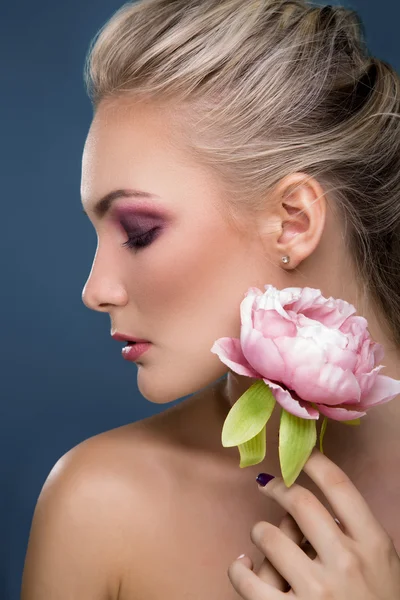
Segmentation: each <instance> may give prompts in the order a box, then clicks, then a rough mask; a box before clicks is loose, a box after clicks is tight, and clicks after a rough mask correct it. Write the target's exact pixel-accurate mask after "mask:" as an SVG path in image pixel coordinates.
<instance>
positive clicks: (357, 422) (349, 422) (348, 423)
mask: <svg viewBox="0 0 400 600" xmlns="http://www.w3.org/2000/svg"><path fill="white" fill-rule="evenodd" d="M341 423H344V424H345V425H359V424H360V419H359V418H358V419H352V420H351V421H341Z"/></svg>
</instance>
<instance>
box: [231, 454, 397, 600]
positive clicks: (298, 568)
mask: <svg viewBox="0 0 400 600" xmlns="http://www.w3.org/2000/svg"><path fill="white" fill-rule="evenodd" d="M303 470H304V471H305V473H307V475H309V477H310V478H311V479H312V480H313V481H314V482H315V484H316V485H317V486H318V487H319V488H320V489H321V491H322V492H323V493H324V495H325V496H326V498H327V500H328V502H329V504H330V506H331V507H332V510H333V512H334V513H335V515H336V516H337V517H338V519H339V521H340V523H341V526H340V527H338V525H337V522H335V520H334V518H333V517H332V516H331V514H330V513H329V511H328V510H327V509H326V508H325V507H324V506H323V505H322V504H321V502H320V501H319V500H318V498H316V496H315V495H314V494H313V493H312V492H310V491H309V490H307V489H306V488H303V487H302V486H300V485H298V484H296V483H294V484H293V485H292V486H291V487H290V488H287V487H286V486H285V484H284V482H283V479H282V478H281V477H276V478H274V479H272V481H270V482H269V483H267V485H266V486H265V487H261V486H259V489H260V491H261V492H262V493H263V494H265V495H266V496H268V497H270V498H274V499H275V500H277V501H278V502H279V503H280V504H281V505H282V506H283V508H285V510H287V511H288V512H289V513H290V514H291V515H292V517H293V518H294V520H295V521H296V523H297V524H298V526H299V528H300V530H301V532H302V533H303V534H304V536H305V537H306V538H307V540H308V541H309V542H310V543H311V545H312V547H313V548H314V549H315V553H316V556H315V559H314V560H312V559H311V558H310V557H309V556H307V555H306V554H305V552H303V550H302V549H301V548H300V547H299V545H298V544H297V543H296V541H294V540H293V539H289V537H288V536H287V535H286V534H285V533H284V532H283V531H282V530H281V528H280V527H275V525H272V524H271V523H267V522H265V521H260V522H259V523H256V525H254V527H253V528H252V530H251V534H250V536H251V539H252V541H253V542H254V544H255V545H256V546H257V548H259V550H260V551H261V552H262V553H263V554H265V556H266V558H267V559H268V561H269V562H270V563H271V564H272V565H273V567H274V568H275V569H276V571H277V572H278V573H280V574H281V576H282V578H283V579H284V580H285V581H287V582H288V584H289V586H290V587H291V589H290V590H289V591H288V592H287V593H283V592H282V591H280V589H278V588H277V587H276V586H275V585H274V583H270V582H267V581H265V579H262V578H260V577H259V576H258V574H256V573H254V572H253V571H252V570H251V568H250V566H251V565H249V566H246V563H247V564H248V563H249V562H250V563H251V561H250V559H249V558H248V557H246V558H243V559H239V560H235V561H234V562H233V563H232V564H231V565H230V567H229V569H228V576H229V579H230V581H231V583H232V585H233V587H234V588H235V590H236V592H237V593H238V594H239V595H240V596H241V597H242V598H244V600H285V599H286V598H297V599H298V600H328V599H329V600H398V599H399V598H400V558H399V556H398V554H397V552H396V549H395V547H394V544H393V541H392V540H391V538H390V537H389V535H388V533H387V531H386V530H385V529H384V528H383V527H382V526H381V525H380V523H378V521H377V520H376V518H375V517H374V515H373V514H372V512H371V510H370V509H369V507H368V504H367V503H366V501H365V500H364V498H363V497H362V496H361V494H360V492H359V491H358V489H357V488H356V487H355V485H354V484H353V483H352V482H351V481H350V479H349V477H348V476H347V475H346V474H345V473H344V472H343V471H342V470H341V469H340V468H339V467H338V466H337V465H335V464H334V463H333V462H332V461H331V460H329V459H328V458H327V457H326V456H325V455H324V454H322V453H321V452H319V451H318V450H317V449H316V448H314V450H313V452H312V454H311V456H310V458H309V459H308V461H307V462H306V464H305V465H304V468H303ZM260 570H261V569H260Z"/></svg>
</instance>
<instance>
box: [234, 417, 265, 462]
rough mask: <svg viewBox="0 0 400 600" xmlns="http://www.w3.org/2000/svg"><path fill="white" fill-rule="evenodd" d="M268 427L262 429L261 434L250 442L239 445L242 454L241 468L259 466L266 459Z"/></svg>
mask: <svg viewBox="0 0 400 600" xmlns="http://www.w3.org/2000/svg"><path fill="white" fill-rule="evenodd" d="M266 429H267V427H266V425H264V427H263V428H262V429H261V431H260V433H258V434H257V435H256V436H254V437H253V438H252V439H251V440H249V441H248V442H245V443H244V444H240V445H239V452H240V464H239V467H240V468H244V467H252V466H253V465H258V463H260V462H262V461H263V460H264V458H265V454H266V446H267V443H266Z"/></svg>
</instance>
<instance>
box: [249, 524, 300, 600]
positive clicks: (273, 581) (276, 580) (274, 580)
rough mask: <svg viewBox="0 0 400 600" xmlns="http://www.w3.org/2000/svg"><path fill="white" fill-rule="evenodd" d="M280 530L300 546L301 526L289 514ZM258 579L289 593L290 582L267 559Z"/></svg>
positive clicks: (259, 571)
mask: <svg viewBox="0 0 400 600" xmlns="http://www.w3.org/2000/svg"><path fill="white" fill-rule="evenodd" d="M279 529H280V530H281V531H282V533H284V534H285V535H286V536H287V537H288V539H290V540H292V542H294V543H295V544H297V545H298V546H300V544H301V541H302V539H303V533H302V532H301V531H300V529H299V526H298V525H297V523H296V521H295V520H294V519H293V517H292V516H291V515H289V513H286V515H285V516H284V517H283V519H282V520H281V522H280V524H279ZM257 575H258V577H259V578H260V579H261V581H264V582H265V583H269V584H270V585H273V586H274V587H275V588H276V589H278V590H281V591H282V592H285V591H287V588H288V585H289V584H288V582H287V581H286V580H285V579H284V578H283V577H282V575H281V574H280V573H279V572H278V571H277V570H276V569H275V567H274V566H273V565H272V564H271V562H270V561H269V560H268V559H267V558H265V559H264V560H263V562H262V564H261V566H260V568H259V569H258V572H257Z"/></svg>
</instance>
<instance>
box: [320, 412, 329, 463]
mask: <svg viewBox="0 0 400 600" xmlns="http://www.w3.org/2000/svg"><path fill="white" fill-rule="evenodd" d="M327 425H328V417H325V418H324V420H323V421H322V425H321V431H320V432H319V451H320V452H322V454H323V453H324V451H323V448H322V441H323V439H324V435H325V430H326V426H327Z"/></svg>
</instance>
